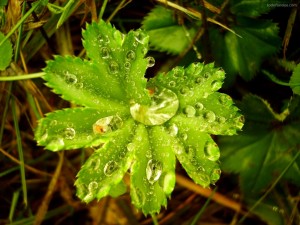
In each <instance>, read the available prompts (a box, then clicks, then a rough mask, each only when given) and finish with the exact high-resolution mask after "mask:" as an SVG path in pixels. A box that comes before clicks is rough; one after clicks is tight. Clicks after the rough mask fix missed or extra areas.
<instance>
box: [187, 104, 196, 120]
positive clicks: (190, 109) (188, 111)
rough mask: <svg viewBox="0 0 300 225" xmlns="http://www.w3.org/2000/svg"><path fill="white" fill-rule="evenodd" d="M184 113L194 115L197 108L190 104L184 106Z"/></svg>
mask: <svg viewBox="0 0 300 225" xmlns="http://www.w3.org/2000/svg"><path fill="white" fill-rule="evenodd" d="M184 114H186V116H187V117H194V116H195V114H196V109H195V108H194V107H193V106H191V105H188V106H187V107H185V108H184Z"/></svg>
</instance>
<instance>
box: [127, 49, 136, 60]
mask: <svg viewBox="0 0 300 225" xmlns="http://www.w3.org/2000/svg"><path fill="white" fill-rule="evenodd" d="M126 59H127V60H129V61H133V60H135V53H134V51H132V50H130V51H128V52H127V53H126Z"/></svg>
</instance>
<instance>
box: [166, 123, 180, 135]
mask: <svg viewBox="0 0 300 225" xmlns="http://www.w3.org/2000/svg"><path fill="white" fill-rule="evenodd" d="M168 132H169V134H170V135H171V136H172V137H175V136H176V135H177V134H178V127H177V125H176V124H174V123H173V124H172V125H170V126H169V127H168Z"/></svg>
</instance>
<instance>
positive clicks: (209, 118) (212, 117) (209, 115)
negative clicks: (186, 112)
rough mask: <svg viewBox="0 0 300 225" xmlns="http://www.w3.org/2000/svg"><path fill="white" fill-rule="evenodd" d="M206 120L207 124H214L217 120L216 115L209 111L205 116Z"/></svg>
mask: <svg viewBox="0 0 300 225" xmlns="http://www.w3.org/2000/svg"><path fill="white" fill-rule="evenodd" d="M204 119H206V120H207V122H209V123H212V122H214V121H215V120H216V115H215V113H214V112H212V111H208V112H206V113H205V114H204Z"/></svg>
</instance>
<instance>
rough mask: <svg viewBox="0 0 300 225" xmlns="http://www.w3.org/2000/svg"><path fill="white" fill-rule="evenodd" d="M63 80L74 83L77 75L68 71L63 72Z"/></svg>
mask: <svg viewBox="0 0 300 225" xmlns="http://www.w3.org/2000/svg"><path fill="white" fill-rule="evenodd" d="M65 81H66V83H67V84H69V85H73V84H76V82H77V77H76V76H75V75H74V74H72V73H69V71H66V72H65Z"/></svg>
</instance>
